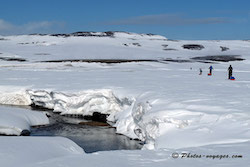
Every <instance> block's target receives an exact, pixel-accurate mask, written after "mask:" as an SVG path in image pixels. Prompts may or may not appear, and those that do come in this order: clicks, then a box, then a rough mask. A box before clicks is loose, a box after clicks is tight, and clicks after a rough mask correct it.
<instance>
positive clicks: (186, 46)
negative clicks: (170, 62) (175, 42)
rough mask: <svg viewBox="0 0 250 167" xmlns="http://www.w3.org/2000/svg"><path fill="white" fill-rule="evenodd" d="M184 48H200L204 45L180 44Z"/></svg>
mask: <svg viewBox="0 0 250 167" xmlns="http://www.w3.org/2000/svg"><path fill="white" fill-rule="evenodd" d="M182 47H183V48H184V49H189V50H202V49H204V48H205V47H204V46H203V45H198V44H186V45H183V46H182Z"/></svg>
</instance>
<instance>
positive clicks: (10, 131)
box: [0, 106, 49, 135]
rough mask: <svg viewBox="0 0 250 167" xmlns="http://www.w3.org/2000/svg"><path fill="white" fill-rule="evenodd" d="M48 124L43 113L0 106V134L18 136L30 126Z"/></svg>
mask: <svg viewBox="0 0 250 167" xmlns="http://www.w3.org/2000/svg"><path fill="white" fill-rule="evenodd" d="M46 124H49V119H48V118H47V116H46V114H45V113H42V112H35V111H30V110H26V109H19V108H14V107H4V106H0V134H5V135H20V134H21V132H22V131H23V130H30V127H31V126H38V125H46Z"/></svg>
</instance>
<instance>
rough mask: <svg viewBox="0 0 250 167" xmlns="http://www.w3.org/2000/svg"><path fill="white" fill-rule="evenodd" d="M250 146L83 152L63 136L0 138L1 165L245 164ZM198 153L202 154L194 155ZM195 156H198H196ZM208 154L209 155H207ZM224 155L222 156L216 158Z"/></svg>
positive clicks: (199, 166)
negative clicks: (175, 155) (174, 156)
mask: <svg viewBox="0 0 250 167" xmlns="http://www.w3.org/2000/svg"><path fill="white" fill-rule="evenodd" d="M249 145H250V143H249V142H244V143H237V144H222V145H209V146H204V147H191V148H185V149H159V150H155V151H151V150H133V151H103V152H97V153H93V154H84V151H83V150H82V149H81V148H80V147H79V146H77V145H76V144H75V143H74V142H72V141H71V140H68V139H66V138H62V137H0V148H1V149H0V155H1V156H0V166H4V167H13V166H25V167H34V166H36V167H51V166H53V167H60V166H64V167H72V166H74V167H81V166H83V165H84V166H88V167H92V166H93V167H96V166H103V167H117V166H120V167H127V166H132V167H138V166H145V167H152V166H157V167H165V166H175V167H183V166H187V167H192V166H196V167H210V166H211V165H212V166H227V167H235V166H247V164H249V161H250V159H249V156H248V155H249V153H250V152H249ZM173 153H175V154H176V153H177V154H179V157H178V158H173V157H172V154H173ZM184 153H185V154H190V155H193V157H191V156H190V157H189V158H187V157H185V158H182V155H183V154H184ZM199 155H201V156H202V157H201V158H197V157H198V156H199ZM203 155H204V157H203ZM217 155H218V157H217ZM195 156H197V157H196V158H195ZM207 156H208V157H210V158H206V157H207ZM213 156H214V157H215V158H213ZM223 156H224V158H219V157H223ZM227 156H228V157H227ZM236 156H237V158H236ZM111 157H112V158H111ZM226 157H227V158H226ZM233 157H234V158H233Z"/></svg>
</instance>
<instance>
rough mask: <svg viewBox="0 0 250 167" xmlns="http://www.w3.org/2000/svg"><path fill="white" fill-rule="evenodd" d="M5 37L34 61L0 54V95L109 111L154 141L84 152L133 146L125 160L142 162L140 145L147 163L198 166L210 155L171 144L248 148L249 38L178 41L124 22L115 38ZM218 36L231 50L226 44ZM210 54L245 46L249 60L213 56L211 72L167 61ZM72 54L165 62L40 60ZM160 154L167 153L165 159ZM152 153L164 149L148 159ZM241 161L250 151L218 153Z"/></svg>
mask: <svg viewBox="0 0 250 167" xmlns="http://www.w3.org/2000/svg"><path fill="white" fill-rule="evenodd" d="M97 34H98V33H97ZM4 38H7V39H9V40H2V41H0V53H1V54H0V57H12V58H23V59H26V60H27V61H26V62H15V61H4V60H1V61H0V67H1V68H0V75H1V78H0V93H1V94H0V103H1V104H9V105H30V104H31V103H34V104H36V105H40V106H43V107H47V108H50V109H53V110H54V111H55V112H60V113H61V114H80V115H91V114H92V113H93V112H101V113H105V114H110V116H109V117H108V120H109V121H111V122H113V123H114V124H113V126H115V127H116V130H117V133H121V134H124V135H127V136H129V137H131V138H138V139H140V140H142V141H144V142H145V145H144V147H143V149H154V151H152V152H151V151H148V150H143V151H131V152H129V151H128V152H119V151H117V152H103V153H98V154H93V155H87V157H88V158H89V157H91V158H90V159H92V158H93V157H95V156H96V157H97V158H100V159H102V158H103V159H105V158H106V156H111V155H113V154H116V155H117V156H118V158H120V157H122V156H125V157H126V156H127V157H130V155H131V156H132V157H133V158H132V160H131V159H129V158H128V159H129V161H128V163H129V164H130V163H131V164H132V163H134V164H137V165H138V164H140V163H139V162H135V161H136V160H138V159H140V157H136V156H135V157H134V155H135V154H138V155H141V157H144V156H147V155H149V160H147V158H141V161H142V162H149V163H145V164H144V163H142V164H143V165H148V166H150V165H151V166H152V164H155V166H163V165H164V166H165V165H166V163H170V164H172V165H173V164H176V165H177V166H178V165H179V166H181V165H182V166H183V164H188V165H191V166H192V163H196V164H197V165H196V166H201V165H202V163H205V165H207V166H208V164H209V163H210V164H211V161H210V160H207V159H204V160H201V161H199V160H194V161H193V160H192V161H189V160H174V159H172V158H171V157H169V154H170V153H171V152H172V151H176V150H177V151H178V150H180V151H183V150H190V151H191V152H192V151H202V152H203V151H204V153H207V154H212V153H213V152H214V153H218V154H219V153H220V152H222V153H224V151H225V150H226V151H227V150H228V151H231V152H232V151H233V150H237V151H238V152H239V154H240V152H241V151H242V154H243V153H244V154H245V155H247V151H246V150H245V148H246V147H249V146H250V145H249V140H250V126H249V125H250V114H249V99H250V78H249V76H250V66H249V64H250V58H249V53H250V45H249V44H250V43H249V41H240V40H238V41H172V40H168V39H167V38H164V37H161V36H150V35H145V34H142V35H141V34H133V33H131V34H127V33H122V32H116V33H115V35H114V37H113V38H111V37H68V38H63V37H52V36H9V37H4ZM134 43H139V44H140V45H141V46H138V45H137V44H134ZM124 44H126V45H124ZM184 44H200V45H203V46H204V47H205V48H204V49H202V50H188V49H183V47H182V45H184ZM166 45H168V46H166ZM220 46H223V47H228V48H229V50H227V51H224V52H222V51H221V48H220ZM164 48H165V49H166V48H167V49H172V50H164ZM208 55H224V56H226V55H240V56H241V58H243V59H246V60H244V61H234V62H216V63H215V64H212V65H213V67H214V72H213V75H212V76H207V72H208V67H209V66H210V64H206V63H200V62H188V63H174V62H164V61H161V60H163V59H166V58H171V59H177V60H189V59H190V58H192V57H196V56H208ZM66 59H68V60H72V59H152V60H159V62H132V63H122V64H102V63H80V62H78V63H77V62H61V63H45V62H40V61H46V60H66ZM229 64H231V65H232V66H233V68H234V71H233V75H234V76H235V77H236V80H235V81H231V80H228V79H227V68H228V66H229ZM199 68H202V69H203V74H202V75H198V74H199ZM28 115H29V114H28ZM13 119H15V118H14V117H13ZM26 126H27V127H28V125H26ZM29 126H30V125H29ZM31 126H32V125H31ZM27 127H25V128H27ZM163 150H164V151H163ZM237 151H236V152H237ZM0 153H1V151H0ZM97 155H98V156H97ZM161 155H163V156H165V155H168V157H167V156H166V157H167V159H166V160H165V159H163V160H162V159H161ZM119 156H120V157H119ZM154 156H156V157H158V159H157V158H156V159H151V157H154ZM73 159H78V157H77V158H75V157H74V158H73ZM80 159H81V161H86V160H87V159H84V160H82V157H81V158H80ZM93 159H95V158H93ZM103 159H102V160H103ZM126 160H127V159H126V158H125V160H124V162H125V161H126ZM247 160H249V159H247ZM65 161H66V160H65ZM65 161H64V160H62V159H60V158H59V159H58V160H55V161H54V160H51V161H50V160H49V161H48V162H46V163H44V166H46V165H47V166H49V164H50V163H52V162H58V163H59V162H60V163H66V164H67V165H68V166H70V164H71V162H69V161H67V162H65ZM93 161H94V160H93ZM88 162H90V161H88ZM99 162H100V161H97V162H95V163H98V164H99ZM213 162H214V161H213ZM236 162H237V163H239V164H240V163H241V164H243V166H244V165H245V166H246V162H247V161H246V159H243V160H242V159H241V160H236V161H234V160H223V161H219V162H217V161H216V163H218V164H220V165H229V164H237V163H236ZM72 163H73V162H72ZM90 163H92V162H90ZM95 163H94V162H93V164H92V165H96V164H95ZM117 163H118V162H117ZM73 164H74V163H73ZM77 164H78V161H77V162H76V163H75V165H76V166H77ZM113 164H114V165H115V164H116V162H114V163H113ZM36 165H37V164H36ZM71 165H72V164H71ZM126 165H127V163H125V165H124V166H126ZM41 166H43V165H41ZM109 166H111V165H110V164H109ZM127 166H128V165H127ZM202 166H203V165H202ZM210 166H211V165H210ZM231 166H233V165H231Z"/></svg>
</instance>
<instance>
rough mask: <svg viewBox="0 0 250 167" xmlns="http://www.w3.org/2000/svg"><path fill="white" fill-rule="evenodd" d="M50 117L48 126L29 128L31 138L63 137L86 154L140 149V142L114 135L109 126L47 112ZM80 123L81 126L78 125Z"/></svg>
mask: <svg viewBox="0 0 250 167" xmlns="http://www.w3.org/2000/svg"><path fill="white" fill-rule="evenodd" d="M48 112H49V113H50V115H51V117H50V118H49V119H50V124H49V125H47V126H42V127H33V128H31V134H30V135H31V136H63V137H67V138H69V139H71V140H73V141H74V142H75V143H76V144H78V145H79V146H80V147H82V148H83V149H84V151H85V152H86V153H91V152H96V151H106V150H134V149H140V148H141V147H142V143H141V142H140V141H136V140H131V139H130V138H128V137H126V136H124V135H119V134H116V133H115V131H116V130H115V128H112V127H111V126H107V125H106V126H103V125H102V126H96V124H97V125H98V123H96V122H92V121H87V120H84V119H82V118H72V117H66V116H61V115H59V114H56V113H53V112H52V111H48ZM80 122H82V123H83V124H79V123H80Z"/></svg>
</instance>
